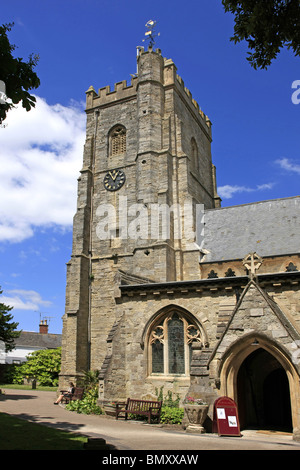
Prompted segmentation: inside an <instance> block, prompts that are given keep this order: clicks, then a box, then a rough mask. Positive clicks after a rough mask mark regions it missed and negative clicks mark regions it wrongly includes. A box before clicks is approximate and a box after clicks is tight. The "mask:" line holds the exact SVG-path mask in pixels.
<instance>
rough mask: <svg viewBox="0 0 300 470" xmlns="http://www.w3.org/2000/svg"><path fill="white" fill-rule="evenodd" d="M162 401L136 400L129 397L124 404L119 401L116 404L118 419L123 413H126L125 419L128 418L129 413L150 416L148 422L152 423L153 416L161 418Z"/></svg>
mask: <svg viewBox="0 0 300 470" xmlns="http://www.w3.org/2000/svg"><path fill="white" fill-rule="evenodd" d="M161 406H162V402H161V401H149V400H136V399H135V398H128V399H127V402H126V404H125V407H124V405H122V404H120V403H117V404H116V419H118V417H119V415H120V414H121V413H124V414H125V419H127V417H128V415H129V414H133V415H141V416H148V423H149V424H150V423H151V418H152V417H156V418H158V422H159V420H160V413H161Z"/></svg>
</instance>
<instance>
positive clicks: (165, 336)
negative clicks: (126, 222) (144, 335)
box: [148, 309, 203, 376]
mask: <svg viewBox="0 0 300 470" xmlns="http://www.w3.org/2000/svg"><path fill="white" fill-rule="evenodd" d="M193 341H197V342H201V343H202V342H203V335H202V332H201V330H200V328H199V327H198V326H197V325H196V323H195V322H194V321H193V320H192V319H191V318H188V317H187V316H186V315H184V314H183V313H182V312H181V311H179V310H176V309H174V310H172V311H169V312H168V313H165V314H163V315H162V316H160V317H159V318H158V319H157V320H156V321H155V322H154V323H153V324H152V327H151V330H150V334H149V343H148V354H149V373H150V374H154V375H156V374H163V375H185V376H188V375H189V371H190V361H191V358H192V354H191V347H192V343H193Z"/></svg>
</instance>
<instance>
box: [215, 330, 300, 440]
mask: <svg viewBox="0 0 300 470" xmlns="http://www.w3.org/2000/svg"><path fill="white" fill-rule="evenodd" d="M218 370H219V380H220V394H221V395H222V396H228V397H230V398H232V399H233V400H235V402H236V403H237V407H238V413H239V420H240V425H241V429H245V428H247V427H248V428H250V427H253V428H260V429H263V428H264V429H268V428H269V429H272V430H283V429H284V430H287V431H288V432H293V433H294V435H295V436H296V438H297V439H298V437H297V436H298V429H300V413H299V403H300V387H299V372H298V370H297V368H296V367H295V365H294V364H293V363H292V362H291V359H290V357H289V356H288V355H287V353H286V351H285V350H283V348H282V347H281V346H280V345H279V344H278V343H277V342H274V341H272V340H270V338H268V337H267V336H266V335H264V334H255V336H254V334H249V335H245V336H243V337H241V338H239V340H237V341H236V342H234V343H232V345H231V347H230V348H228V349H227V350H226V351H225V352H224V353H223V355H222V357H221V358H220V362H219V367H218Z"/></svg>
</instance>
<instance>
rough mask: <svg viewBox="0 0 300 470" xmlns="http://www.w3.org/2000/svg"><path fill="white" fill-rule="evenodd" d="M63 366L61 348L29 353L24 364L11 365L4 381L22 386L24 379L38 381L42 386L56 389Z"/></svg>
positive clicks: (5, 373) (4, 375)
mask: <svg viewBox="0 0 300 470" xmlns="http://www.w3.org/2000/svg"><path fill="white" fill-rule="evenodd" d="M60 366H61V348H57V349H41V350H39V351H34V352H32V353H29V354H28V356H27V361H26V362H23V363H22V364H9V365H7V367H6V368H5V372H4V374H3V380H4V381H5V382H6V383H12V384H22V383H23V381H24V378H31V379H36V381H37V382H38V383H39V384H40V385H48V386H53V387H56V386H57V385H58V374H59V372H60Z"/></svg>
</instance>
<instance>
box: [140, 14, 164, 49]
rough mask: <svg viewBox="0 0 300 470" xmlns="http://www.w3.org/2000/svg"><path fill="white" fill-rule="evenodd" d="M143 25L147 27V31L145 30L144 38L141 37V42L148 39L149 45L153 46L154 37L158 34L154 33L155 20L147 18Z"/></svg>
mask: <svg viewBox="0 0 300 470" xmlns="http://www.w3.org/2000/svg"><path fill="white" fill-rule="evenodd" d="M145 26H146V28H147V31H146V32H145V36H146V38H145V39H143V42H145V41H149V46H150V47H153V44H154V39H155V37H156V36H159V35H160V33H157V34H156V33H155V26H156V21H154V20H149V21H147V23H146V24H145Z"/></svg>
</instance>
